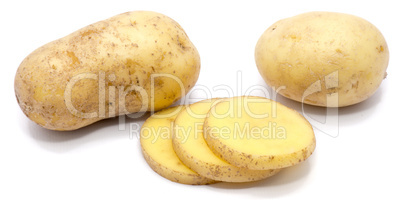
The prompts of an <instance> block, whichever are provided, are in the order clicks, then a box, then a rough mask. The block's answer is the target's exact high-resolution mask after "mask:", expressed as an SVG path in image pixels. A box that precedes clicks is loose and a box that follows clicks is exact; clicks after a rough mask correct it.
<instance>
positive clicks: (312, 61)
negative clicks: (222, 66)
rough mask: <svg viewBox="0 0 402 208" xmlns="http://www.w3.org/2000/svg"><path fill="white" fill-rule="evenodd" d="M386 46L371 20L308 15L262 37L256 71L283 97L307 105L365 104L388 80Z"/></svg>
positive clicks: (277, 26)
mask: <svg viewBox="0 0 402 208" xmlns="http://www.w3.org/2000/svg"><path fill="white" fill-rule="evenodd" d="M388 59H389V53H388V46H387V43H386V42H385V39H384V37H383V35H382V34H381V33H380V31H379V30H378V29H377V28H376V27H375V26H374V25H372V24H371V23H369V22H368V21H366V20H364V19H362V18H359V17H356V16H352V15H348V14H342V13H333V12H310V13H305V14H300V15H297V16H294V17H290V18H287V19H283V20H280V21H278V22H276V23H275V24H273V25H272V26H270V27H269V28H268V29H267V30H266V31H265V32H264V33H263V34H262V36H261V37H260V39H259V40H258V43H257V45H256V48H255V61H256V64H257V68H258V70H259V72H260V74H261V76H262V77H263V78H264V80H265V82H266V83H267V84H268V85H270V86H271V87H273V88H274V89H275V90H276V91H278V92H279V94H281V95H283V96H285V97H287V98H290V99H293V100H296V101H299V102H303V103H307V104H311V105H316V106H325V107H342V106H348V105H353V104H356V103H359V102H362V101H364V100H366V99H367V98H368V97H370V96H371V95H373V94H374V92H375V91H376V89H377V88H378V87H379V86H380V84H381V82H382V80H383V79H384V78H385V77H386V69H387V66H388Z"/></svg>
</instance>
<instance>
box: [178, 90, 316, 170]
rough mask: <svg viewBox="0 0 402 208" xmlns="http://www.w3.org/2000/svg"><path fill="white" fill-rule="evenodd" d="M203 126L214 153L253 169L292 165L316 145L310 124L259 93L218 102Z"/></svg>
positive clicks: (300, 160)
mask: <svg viewBox="0 0 402 208" xmlns="http://www.w3.org/2000/svg"><path fill="white" fill-rule="evenodd" d="M179 116H180V115H179ZM204 128H205V133H204V137H205V140H206V143H207V144H208V146H209V147H210V148H211V150H212V151H213V152H214V153H215V154H216V155H218V156H219V157H220V158H222V159H224V160H225V161H227V162H229V163H230V164H232V165H235V166H237V167H243V168H249V169H254V170H267V169H277V168H285V167H289V166H293V165H295V164H298V163H300V162H302V161H304V160H306V159H307V158H308V157H309V156H310V155H311V154H312V153H313V151H314V149H315V146H316V141H315V136H314V131H313V128H312V127H311V125H310V123H309V122H308V121H307V120H306V119H305V118H304V117H303V116H301V115H300V114H299V113H298V112H296V111H295V110H293V109H290V108H287V107H286V106H284V105H282V104H280V103H277V102H274V101H272V100H269V99H266V98H262V97H247V96H244V97H234V98H231V99H227V100H223V101H221V102H219V103H218V104H216V105H215V106H213V107H212V108H211V110H210V111H209V113H208V115H207V117H206V119H205V123H204Z"/></svg>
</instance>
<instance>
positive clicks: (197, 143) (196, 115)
mask: <svg viewBox="0 0 402 208" xmlns="http://www.w3.org/2000/svg"><path fill="white" fill-rule="evenodd" d="M218 102H219V99H210V100H204V101H201V102H198V103H194V104H191V105H189V106H188V107H187V108H185V109H184V110H182V111H181V112H180V114H179V115H178V116H177V118H176V120H175V127H174V128H175V134H174V137H173V148H174V150H175V152H176V154H177V156H178V157H179V158H180V160H181V161H183V163H184V164H186V165H187V166H188V167H189V168H191V169H192V170H194V171H195V172H197V173H199V174H200V175H202V176H205V177H208V178H211V179H214V180H219V181H226V182H247V181H256V180H261V179H264V178H267V177H269V176H272V175H274V174H276V173H278V172H279V171H280V169H275V170H249V169H246V168H239V167H236V166H233V165H231V164H229V163H227V162H226V161H224V160H222V159H221V158H219V157H217V156H216V155H215V154H214V153H213V152H212V151H211V150H210V149H209V147H208V145H207V144H206V143H205V140H204V137H203V124H204V119H205V116H206V114H207V113H208V111H209V109H210V108H211V106H213V105H214V104H216V103H218Z"/></svg>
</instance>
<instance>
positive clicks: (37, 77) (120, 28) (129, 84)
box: [14, 11, 200, 130]
mask: <svg viewBox="0 0 402 208" xmlns="http://www.w3.org/2000/svg"><path fill="white" fill-rule="evenodd" d="M199 71H200V57H199V54H198V51H197V49H196V48H195V46H194V45H193V44H192V43H191V41H190V40H189V38H188V36H187V34H186V33H185V32H184V30H183V29H182V28H181V27H180V25H179V24H178V23H177V22H175V21H174V20H172V19H171V18H169V17H167V16H165V15H162V14H159V13H156V12H150V11H134V12H127V13H123V14H120V15H117V16H114V17H111V18H109V19H106V20H104V21H100V22H97V23H94V24H91V25H89V26H87V27H84V28H82V29H80V30H78V31H76V32H73V33H72V34H70V35H68V36H66V37H63V38H61V39H58V40H56V41H53V42H50V43H48V44H46V45H44V46H42V47H40V48H38V49H37V50H35V51H34V52H32V53H31V54H30V55H28V56H27V57H26V58H25V59H24V60H23V61H22V63H21V65H20V66H19V68H18V70H17V73H16V76H15V84H14V88H15V94H16V97H17V101H18V103H19V105H20V107H21V109H22V111H23V112H24V113H25V115H26V116H27V117H28V118H30V119H31V120H33V121H34V122H36V123H37V124H39V125H41V126H43V127H45V128H47V129H52V130H74V129H78V128H81V127H84V126H87V125H89V124H91V123H94V122H96V121H99V120H101V119H104V118H108V117H114V116H117V115H121V114H128V113H135V112H142V111H149V110H159V109H162V108H165V107H168V106H169V105H171V104H172V103H173V102H175V101H177V100H178V99H180V98H181V97H182V96H184V95H185V93H187V92H188V91H189V90H190V89H191V88H192V87H193V86H194V85H195V83H196V81H197V79H198V75H199ZM155 75H157V77H154V76H155ZM152 92H154V94H153V95H152ZM147 101H148V102H147Z"/></svg>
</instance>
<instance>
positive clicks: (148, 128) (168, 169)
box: [140, 106, 216, 185]
mask: <svg viewBox="0 0 402 208" xmlns="http://www.w3.org/2000/svg"><path fill="white" fill-rule="evenodd" d="M182 108H183V106H176V107H172V108H168V109H164V110H162V111H159V112H157V113H155V114H153V115H152V116H151V117H149V118H148V119H147V120H146V121H145V123H144V125H143V126H142V127H141V136H140V141H141V149H142V153H143V155H144V158H145V160H146V161H147V163H148V164H149V166H150V167H151V168H152V169H153V170H154V171H155V172H156V173H158V174H159V175H161V176H163V177H165V178H167V179H169V180H171V181H174V182H178V183H183V184H191V185H201V184H209V183H215V182H216V181H214V180H211V179H209V178H205V177H202V176H200V175H199V174H198V173H196V172H194V171H192V170H191V169H189V168H188V167H187V166H185V165H184V164H183V163H182V162H181V161H180V159H179V158H178V157H177V155H176V153H175V151H174V150H173V146H172V136H173V135H172V132H173V129H172V127H173V123H174V120H175V118H176V116H177V114H178V113H179V112H180V110H181V109H182Z"/></svg>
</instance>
